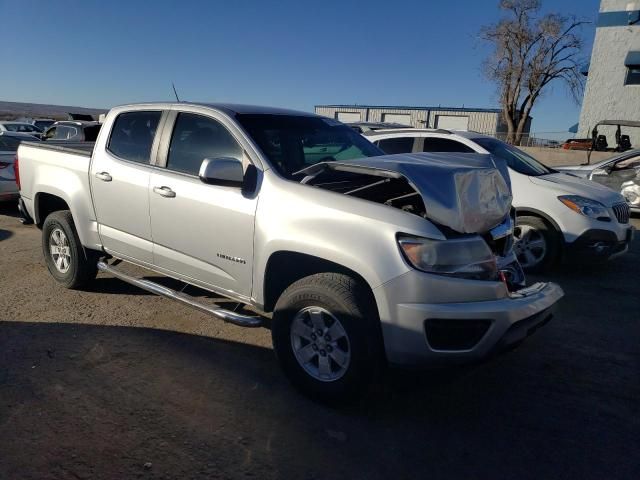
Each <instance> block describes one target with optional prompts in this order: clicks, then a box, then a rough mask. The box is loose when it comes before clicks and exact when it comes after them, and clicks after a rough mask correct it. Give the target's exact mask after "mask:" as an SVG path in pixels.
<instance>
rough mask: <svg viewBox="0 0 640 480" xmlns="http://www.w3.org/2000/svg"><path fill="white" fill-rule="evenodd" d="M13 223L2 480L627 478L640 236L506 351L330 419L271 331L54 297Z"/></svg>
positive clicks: (34, 248) (1, 282)
mask: <svg viewBox="0 0 640 480" xmlns="http://www.w3.org/2000/svg"><path fill="white" fill-rule="evenodd" d="M14 215H15V213H14V212H13V211H12V210H11V209H7V208H4V209H2V211H0V312H1V313H0V320H2V321H3V322H2V323H0V478H2V479H4V478H7V479H14V478H15V479H25V478H38V479H44V478H70V479H77V478H117V479H121V478H241V477H254V478H260V479H262V478H284V479H293V478H303V479H323V478H345V479H352V478H367V479H377V478H380V479H386V478H394V479H404V478H455V479H461V478H474V479H475V478H478V479H484V478H491V479H499V478H509V479H513V478H518V479H522V478H531V479H544V478H546V479H551V478H553V479H559V478H582V479H586V478H594V479H595V478H597V479H602V478H606V479H614V478H620V479H631V478H640V455H638V452H640V283H639V282H638V274H639V272H640V239H639V240H636V242H635V244H634V245H633V249H632V251H631V252H630V253H629V254H628V255H627V256H626V257H624V258H622V259H619V260H617V261H615V262H612V263H610V264H609V265H607V266H605V267H604V268H597V269H579V268H577V267H572V268H563V269H562V270H560V271H558V272H556V273H554V274H552V275H550V277H551V279H553V280H554V281H557V282H559V283H560V284H561V285H562V286H563V287H564V288H565V291H566V294H567V295H566V298H565V299H564V301H563V302H562V305H561V308H560V311H559V313H558V315H557V316H556V318H555V319H554V320H553V321H552V322H551V323H550V324H548V325H547V326H545V328H543V329H541V330H540V331H538V332H537V333H536V334H535V335H534V336H533V337H531V338H530V339H529V340H528V341H527V342H525V344H523V345H522V346H521V347H520V348H519V349H517V350H516V351H514V352H511V353H509V354H506V355H503V356H501V357H499V358H497V359H495V360H493V361H491V362H489V363H486V364H483V365H480V366H475V367H469V368H464V369H456V370H439V371H432V372H420V373H416V372H413V373H409V372H390V373H389V374H388V378H387V379H386V380H385V382H384V383H383V384H382V385H380V387H379V389H378V390H379V392H378V394H377V395H375V396H372V397H371V398H367V399H366V400H364V401H363V402H362V404H360V405H358V406H354V407H352V408H350V409H347V410H340V411H338V410H331V409H328V408H325V407H323V406H320V405H317V404H314V403H313V402H311V401H309V400H307V399H305V398H303V397H301V396H300V395H299V394H298V393H296V392H295V391H294V390H293V389H292V388H291V387H290V386H289V385H288V383H287V382H286V380H285V379H284V378H283V376H282V374H281V373H280V371H279V369H278V367H277V365H276V363H275V360H274V357H273V354H272V352H271V348H270V338H269V334H268V332H267V331H264V330H261V331H253V330H251V331H250V330H243V329H240V328H237V327H233V326H227V325H224V324H222V323H220V322H217V321H214V320H210V319H209V318H207V317H205V316H204V315H201V314H199V313H195V312H194V311H192V310H188V309H186V308H185V307H182V306H179V305H177V304H174V303H172V302H170V301H168V300H164V299H161V298H158V297H154V296H151V295H148V294H146V293H145V292H142V291H139V290H137V289H135V288H133V287H129V286H128V285H126V284H123V283H121V282H119V281H117V280H114V279H111V278H108V277H104V276H101V277H99V279H98V281H97V282H96V284H95V287H94V288H93V289H92V291H84V292H73V291H67V290H64V289H62V288H59V287H58V286H57V285H55V284H54V282H53V280H52V279H51V278H50V277H49V276H48V274H47V272H46V269H45V267H44V264H43V261H42V259H41V254H40V243H39V242H40V236H39V231H38V230H37V229H36V228H35V227H28V226H22V225H20V224H19V223H18V221H17V219H16V218H15V217H14ZM634 223H635V225H636V226H637V227H640V221H638V220H637V219H636V220H634ZM530 280H534V278H530Z"/></svg>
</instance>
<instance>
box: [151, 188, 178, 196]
mask: <svg viewBox="0 0 640 480" xmlns="http://www.w3.org/2000/svg"><path fill="white" fill-rule="evenodd" d="M153 193H157V194H158V195H161V196H163V197H167V198H173V197H175V196H176V192H174V191H173V190H171V189H170V188H169V187H153Z"/></svg>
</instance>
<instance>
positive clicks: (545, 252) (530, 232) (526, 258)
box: [513, 216, 560, 272]
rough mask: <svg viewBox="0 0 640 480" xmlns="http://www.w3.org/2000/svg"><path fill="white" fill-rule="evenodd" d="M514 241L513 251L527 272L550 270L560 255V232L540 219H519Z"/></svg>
mask: <svg viewBox="0 0 640 480" xmlns="http://www.w3.org/2000/svg"><path fill="white" fill-rule="evenodd" d="M514 240H515V243H514V245H513V250H514V252H515V254H516V257H518V261H519V262H520V265H521V266H522V269H523V270H525V271H527V272H541V271H544V270H546V269H548V268H549V267H551V266H552V265H553V264H554V263H555V261H556V259H557V258H558V254H559V253H560V239H559V235H558V232H557V231H556V230H555V229H554V228H553V227H551V226H550V225H548V224H547V223H546V222H545V221H544V220H542V219H541V218H538V217H531V216H522V217H517V219H516V229H515V232H514Z"/></svg>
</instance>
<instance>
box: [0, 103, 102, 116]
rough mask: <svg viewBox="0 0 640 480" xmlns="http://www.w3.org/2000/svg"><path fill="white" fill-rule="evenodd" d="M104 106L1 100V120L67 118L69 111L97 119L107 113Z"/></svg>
mask: <svg viewBox="0 0 640 480" xmlns="http://www.w3.org/2000/svg"><path fill="white" fill-rule="evenodd" d="M106 112H107V109H103V108H86V107H71V106H67V105H44V104H40V103H19V102H3V101H0V120H16V119H18V118H22V117H26V118H53V119H54V120H67V119H68V118H69V117H68V115H67V114H68V113H84V114H87V115H93V116H94V117H95V118H96V119H97V118H98V115H100V114H101V113H106Z"/></svg>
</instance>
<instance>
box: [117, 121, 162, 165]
mask: <svg viewBox="0 0 640 480" xmlns="http://www.w3.org/2000/svg"><path fill="white" fill-rule="evenodd" d="M161 115H162V112H159V111H158V112H144V111H142V112H126V113H121V114H120V115H118V117H117V118H116V120H115V122H113V128H112V130H111V137H110V138H109V144H108V145H107V150H109V151H110V152H111V153H113V154H114V155H116V156H118V157H120V158H122V159H124V160H129V161H131V162H136V163H149V161H150V158H151V146H152V145H153V139H154V138H155V135H156V131H157V129H158V123H159V122H160V116H161Z"/></svg>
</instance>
